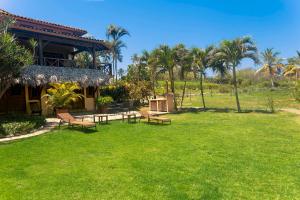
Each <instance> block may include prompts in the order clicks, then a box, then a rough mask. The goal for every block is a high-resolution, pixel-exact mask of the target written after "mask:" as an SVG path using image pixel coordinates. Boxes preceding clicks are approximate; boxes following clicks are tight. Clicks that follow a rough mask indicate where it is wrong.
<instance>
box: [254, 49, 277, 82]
mask: <svg viewBox="0 0 300 200" xmlns="http://www.w3.org/2000/svg"><path fill="white" fill-rule="evenodd" d="M279 54H280V53H279V52H276V51H274V49H273V48H267V49H266V50H265V51H264V52H262V54H261V56H262V60H263V63H264V65H263V66H262V67H261V68H260V69H258V70H257V71H256V73H257V74H258V73H267V74H268V76H269V78H270V81H271V86H272V87H274V76H275V74H276V73H277V72H278V71H279V68H280V66H281V65H280V58H279V57H278V56H279Z"/></svg>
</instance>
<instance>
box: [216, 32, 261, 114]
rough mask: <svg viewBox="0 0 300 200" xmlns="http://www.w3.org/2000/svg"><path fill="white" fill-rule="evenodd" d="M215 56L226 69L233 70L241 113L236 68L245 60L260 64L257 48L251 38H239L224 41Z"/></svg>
mask: <svg viewBox="0 0 300 200" xmlns="http://www.w3.org/2000/svg"><path fill="white" fill-rule="evenodd" d="M215 56H216V59H217V60H218V61H219V62H220V61H221V62H222V63H223V65H224V66H225V68H226V69H229V68H230V69H232V74H233V85H234V91H235V97H236V105H237V109H238V112H241V106H240V101H239V96H238V86H237V80H236V68H237V67H238V66H239V65H240V63H241V61H242V60H243V59H244V58H249V59H252V60H253V61H254V62H255V63H259V59H258V55H257V47H256V45H255V43H254V42H253V40H252V39H251V38H250V37H242V38H237V39H234V40H232V41H230V40H224V41H223V42H222V43H221V45H220V48H219V50H218V52H217V53H216V54H215Z"/></svg>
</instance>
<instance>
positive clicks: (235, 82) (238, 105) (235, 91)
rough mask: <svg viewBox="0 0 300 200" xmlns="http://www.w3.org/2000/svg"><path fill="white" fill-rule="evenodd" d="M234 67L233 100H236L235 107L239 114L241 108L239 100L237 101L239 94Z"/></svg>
mask: <svg viewBox="0 0 300 200" xmlns="http://www.w3.org/2000/svg"><path fill="white" fill-rule="evenodd" d="M235 68H236V66H235V65H233V69H232V72H233V86H234V93H235V99H236V106H237V109H238V112H241V106H240V100H239V92H238V86H237V81H236V69H235Z"/></svg>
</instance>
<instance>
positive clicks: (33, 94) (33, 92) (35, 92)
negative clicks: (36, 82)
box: [31, 87, 40, 99]
mask: <svg viewBox="0 0 300 200" xmlns="http://www.w3.org/2000/svg"><path fill="white" fill-rule="evenodd" d="M39 96H40V90H39V88H38V87H35V88H31V98H32V99H36V98H39Z"/></svg>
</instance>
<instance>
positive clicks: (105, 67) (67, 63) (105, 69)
mask: <svg viewBox="0 0 300 200" xmlns="http://www.w3.org/2000/svg"><path fill="white" fill-rule="evenodd" d="M34 64H35V65H42V66H49V67H70V68H79V69H80V68H82V69H97V70H101V71H102V73H103V74H106V75H109V76H112V66H111V64H110V63H100V64H97V65H96V66H95V68H94V67H93V66H84V67H83V66H79V65H77V63H76V62H75V61H74V60H69V59H62V58H50V57H44V58H43V63H42V64H40V61H39V58H38V57H35V59H34Z"/></svg>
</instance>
